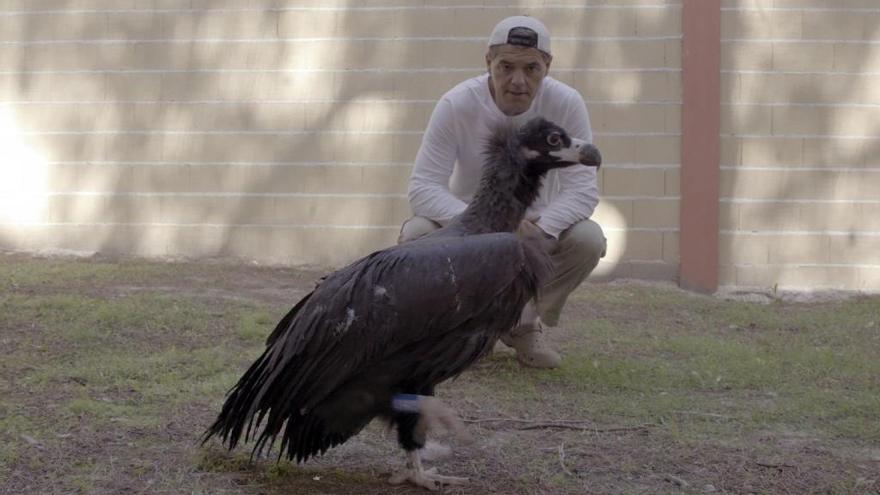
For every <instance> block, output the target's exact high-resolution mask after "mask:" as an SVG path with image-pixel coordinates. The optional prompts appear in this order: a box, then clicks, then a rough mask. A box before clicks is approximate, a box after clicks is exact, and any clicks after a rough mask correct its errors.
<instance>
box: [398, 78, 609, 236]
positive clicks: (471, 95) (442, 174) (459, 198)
mask: <svg viewBox="0 0 880 495" xmlns="http://www.w3.org/2000/svg"><path fill="white" fill-rule="evenodd" d="M536 115H540V116H542V117H544V118H546V119H547V120H550V121H551V122H554V123H556V124H558V125H559V126H561V127H562V128H563V129H565V130H566V132H568V134H569V135H570V136H572V137H576V138H579V139H584V140H586V141H588V142H592V140H593V133H592V131H591V130H590V117H589V114H588V113H587V107H586V105H585V104H584V100H583V98H582V97H581V95H580V93H578V92H577V91H576V90H575V89H573V88H571V87H570V86H568V85H566V84H564V83H561V82H559V81H557V80H555V79H553V78H551V77H549V76H547V77H545V78H544V80H543V81H542V82H541V85H540V87H539V88H538V92H537V94H536V95H535V98H534V100H532V105H531V107H530V108H529V109H528V110H527V111H526V112H524V113H522V114H520V115H516V116H513V117H509V116H507V115H505V114H504V113H502V112H501V110H499V109H498V106H497V105H496V104H495V101H494V100H493V99H492V94H491V93H490V92H489V75H488V74H483V75H481V76H477V77H474V78H471V79H468V80H466V81H463V82H461V83H459V84H458V85H456V86H455V87H454V88H452V89H451V90H449V91H448V92H447V93H446V94H445V95H443V97H442V98H441V99H440V101H439V102H438V103H437V106H436V107H435V108H434V113H433V114H432V115H431V120H430V122H429V123H428V127H427V129H425V134H424V136H423V138H422V145H421V147H420V148H419V151H418V154H417V155H416V162H415V166H414V167H413V171H412V175H411V177H410V181H409V191H408V194H409V203H410V206H411V208H412V210H413V214H414V215H418V216H423V217H427V218H430V219H432V220H434V221H436V222H438V223H440V224H441V225H445V224H446V223H447V222H449V220H450V219H452V217H454V216H456V215H458V214H459V213H461V212H462V211H464V209H465V207H466V206H467V203H468V202H470V200H471V199H472V198H473V195H474V193H475V192H476V190H477V186H478V185H479V182H480V176H481V175H482V168H483V163H484V160H485V159H484V157H483V150H484V149H485V143H486V139H487V137H488V136H489V135H490V133H491V130H492V129H494V128H496V126H497V125H499V124H502V123H513V124H516V125H519V124H522V123H525V122H526V121H527V120H529V119H530V118H532V117H534V116H536ZM598 202H599V188H598V185H597V181H596V169H595V168H593V167H580V166H574V167H567V168H563V169H556V170H551V171H550V173H548V174H547V177H545V179H544V185H543V187H542V189H541V191H540V194H539V196H538V199H537V200H536V201H535V204H534V205H533V206H532V208H531V209H530V210H529V215H530V216H535V215H540V219H539V220H538V222H537V225H538V227H540V228H541V230H543V231H544V232H546V233H548V234H550V235H552V236H554V237H559V234H560V233H561V232H562V231H564V230H565V229H567V228H568V227H570V226H571V225H573V224H574V223H576V222H578V221H580V220H584V219H586V218H589V217H590V216H591V215H592V214H593V210H594V209H595V208H596V204H597V203H598Z"/></svg>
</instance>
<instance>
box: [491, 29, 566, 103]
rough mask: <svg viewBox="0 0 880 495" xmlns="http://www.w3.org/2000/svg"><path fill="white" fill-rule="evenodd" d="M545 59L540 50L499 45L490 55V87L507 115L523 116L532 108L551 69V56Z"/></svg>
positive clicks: (496, 101) (493, 95)
mask: <svg viewBox="0 0 880 495" xmlns="http://www.w3.org/2000/svg"><path fill="white" fill-rule="evenodd" d="M493 55H494V56H493ZM545 57H547V56H546V55H544V54H543V53H542V52H541V51H539V50H538V49H536V48H529V47H522V46H514V45H499V46H497V47H493V48H492V49H491V50H489V53H487V54H486V66H487V67H488V69H489V76H490V77H489V88H490V89H491V90H492V97H493V98H494V99H495V104H496V105H498V108H499V109H500V110H501V111H502V112H503V113H504V114H505V115H519V114H521V113H523V112H525V111H526V110H528V109H529V106H531V104H532V100H533V99H534V98H535V93H537V92H538V88H539V87H540V86H541V81H542V80H543V79H544V77H545V76H546V75H547V69H549V68H550V60H549V57H547V58H545Z"/></svg>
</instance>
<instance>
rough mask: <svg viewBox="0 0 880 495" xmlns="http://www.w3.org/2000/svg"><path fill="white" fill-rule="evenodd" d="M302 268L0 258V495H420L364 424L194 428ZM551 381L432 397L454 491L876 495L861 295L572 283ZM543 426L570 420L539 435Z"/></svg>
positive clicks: (514, 371)
mask: <svg viewBox="0 0 880 495" xmlns="http://www.w3.org/2000/svg"><path fill="white" fill-rule="evenodd" d="M319 276H320V274H319V273H318V272H315V271H308V270H305V271H297V270H291V269H272V268H265V267H249V266H245V265H233V264H228V263H188V264H187V263H151V262H146V261H138V260H129V261H126V260H90V261H87V260H64V259H38V258H30V257H24V256H18V255H5V256H2V257H0V347H2V348H3V350H4V355H3V359H2V360H0V487H2V488H0V493H123V492H135V493H212V494H213V493H228V494H243V493H305V494H317V493H343V494H361V493H367V494H369V493H373V494H387V493H392V494H399V493H420V490H417V489H412V488H409V487H390V486H388V485H387V482H386V479H387V473H388V472H389V471H390V470H391V469H393V468H396V467H397V466H399V465H400V464H401V462H402V455H401V453H400V452H399V451H398V449H397V448H396V446H395V442H394V439H393V437H390V436H389V435H388V433H387V431H386V429H385V427H384V426H382V425H378V424H375V425H371V426H370V427H369V428H367V429H366V430H365V431H364V432H363V433H362V434H361V435H359V436H358V437H357V438H355V439H353V440H351V441H350V442H348V443H347V444H346V445H344V446H342V447H340V448H337V449H334V450H333V451H331V452H330V453H328V454H327V455H326V456H325V457H323V458H320V459H317V460H315V461H314V462H310V463H308V464H305V465H296V464H291V463H288V462H286V461H282V462H280V463H275V462H273V461H274V460H273V459H257V460H256V462H253V463H251V462H249V454H250V451H249V450H248V449H247V448H243V449H239V450H238V451H236V452H233V453H229V452H226V451H224V450H222V449H220V448H219V446H218V445H217V444H215V443H213V442H212V443H209V444H208V445H207V446H205V447H200V446H199V436H200V435H201V433H202V431H204V428H205V427H206V426H207V425H208V424H209V423H210V422H211V421H212V420H213V418H214V415H215V414H216V412H217V411H218V410H219V406H220V404H221V403H222V400H223V395H224V393H225V391H226V390H228V388H229V387H230V386H231V385H232V384H233V383H234V382H235V380H237V379H238V377H239V376H240V373H241V372H242V371H243V370H244V369H245V368H246V366H247V365H248V364H249V363H250V362H251V360H252V359H254V358H255V357H256V356H257V355H258V354H259V353H260V352H261V350H262V346H263V341H264V339H265V337H266V335H267V334H268V333H269V332H270V331H271V329H272V327H273V326H274V324H275V322H276V321H277V320H278V319H279V318H280V317H281V316H282V315H283V314H284V312H285V311H287V309H289V307H290V306H291V305H292V304H293V303H294V302H295V301H296V300H297V299H298V298H299V297H301V296H302V295H303V294H304V293H305V291H307V290H308V289H310V288H311V286H312V284H313V282H314V280H316V279H317V278H319ZM548 338H549V339H550V340H551V343H552V345H554V346H555V347H557V348H559V349H561V350H562V351H563V353H564V355H565V361H564V366H563V367H562V368H560V369H558V370H550V371H534V370H524V369H522V368H520V367H519V366H518V365H517V364H516V362H515V360H514V359H513V358H512V353H511V351H510V350H508V349H504V348H502V347H501V346H499V349H498V350H497V351H496V352H495V353H494V354H493V355H492V356H490V357H489V358H488V359H486V360H484V361H483V362H481V363H480V364H479V365H477V366H476V367H475V368H474V369H473V370H470V371H468V372H467V373H465V374H464V375H462V376H461V377H460V378H459V379H457V380H455V381H453V382H451V383H449V384H446V385H444V386H442V387H441V388H440V394H441V395H442V397H443V398H444V400H446V401H448V402H449V403H451V404H452V405H453V406H454V407H456V408H457V409H458V410H459V411H460V412H461V414H462V415H463V416H464V417H465V418H467V420H468V421H469V422H470V426H469V429H470V430H471V432H472V433H473V434H474V437H475V442H473V443H472V444H470V445H463V446H457V448H456V452H455V454H454V456H453V457H452V458H450V459H446V460H443V461H438V462H436V463H432V464H436V465H438V466H439V468H440V469H441V471H443V472H448V473H449V474H453V475H463V476H469V477H471V478H472V483H471V485H470V486H468V487H465V488H462V489H460V490H459V489H455V490H450V491H452V492H454V493H455V492H460V493H480V494H482V493H497V494H514V493H542V494H543V493H546V494H575V493H614V494H617V493H619V494H629V493H712V492H714V493H829V494H871V493H880V421H878V420H877V418H878V417H880V359H878V358H877V356H880V299H878V298H876V297H875V298H869V297H857V298H852V299H848V300H843V301H820V302H815V303H810V304H806V303H797V304H796V303H787V302H782V301H777V302H774V303H771V304H755V303H746V302H736V301H725V300H721V299H718V298H711V297H703V296H695V295H691V294H688V293H685V292H682V291H680V290H678V289H675V288H673V287H670V286H657V285H653V286H649V285H645V284H635V283H629V284H623V283H621V284H604V285H587V286H585V287H584V288H582V289H581V290H579V291H578V292H577V293H576V294H574V296H573V297H572V300H571V302H570V304H569V307H568V308H567V310H566V319H565V321H564V322H563V326H562V327H561V328H559V329H552V330H549V331H548ZM560 420H568V421H574V420H577V421H578V422H569V423H559V422H558V421H560Z"/></svg>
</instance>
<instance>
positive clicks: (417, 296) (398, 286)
mask: <svg viewBox="0 0 880 495" xmlns="http://www.w3.org/2000/svg"><path fill="white" fill-rule="evenodd" d="M600 162H601V157H600V155H599V152H598V150H597V149H596V148H595V147H594V146H593V145H591V144H588V143H586V142H584V141H580V140H576V139H572V138H570V137H569V136H568V135H567V134H566V132H565V131H564V130H563V129H562V128H560V127H558V126H556V125H555V124H553V123H551V122H549V121H547V120H544V119H543V118H540V117H536V118H534V119H532V120H530V121H528V122H527V123H526V124H524V125H523V126H522V127H520V128H515V127H503V128H500V129H497V130H496V131H495V132H494V133H493V135H492V136H491V137H490V138H489V139H488V141H487V146H486V162H485V165H484V171H483V177H482V180H481V182H480V186H479V188H478V191H477V193H476V194H475V196H474V198H473V200H472V201H471V203H470V204H469V205H468V207H467V209H466V210H465V211H464V212H463V213H462V214H461V215H459V216H457V217H456V218H455V219H453V220H452V221H451V222H450V223H449V225H447V226H446V227H444V228H442V229H439V230H437V231H435V232H433V233H432V234H430V235H428V236H425V237H423V238H421V239H417V240H415V241H411V242H408V243H405V244H402V245H398V246H393V247H390V248H388V249H384V250H381V251H377V252H374V253H372V254H370V255H368V256H366V257H364V258H362V259H360V260H358V261H356V262H354V263H352V264H350V265H348V266H346V267H345V268H342V269H340V270H338V271H336V272H333V273H331V274H330V275H328V276H327V277H325V278H324V279H323V280H322V281H321V282H320V284H319V285H318V286H317V287H316V288H315V289H314V290H313V291H312V292H311V293H310V294H308V295H306V296H305V297H304V298H303V299H302V300H300V301H299V302H298V303H297V304H296V306H294V308H293V309H292V310H290V312H289V313H287V315H286V316H284V318H283V319H282V320H281V321H280V322H279V323H278V325H277V326H276V328H275V330H274V331H273V332H272V333H271V334H270V335H269V337H268V339H267V341H266V350H265V351H264V352H263V354H262V355H261V356H260V357H259V358H258V359H257V360H256V362H254V363H253V365H251V367H250V369H248V370H247V371H246V372H245V374H244V375H243V376H242V377H241V379H240V380H239V381H238V383H237V384H236V385H235V386H234V387H233V388H232V389H231V390H230V392H229V394H228V396H227V398H226V402H225V403H224V405H223V408H222V410H221V412H220V414H219V416H218V418H217V419H216V421H215V422H214V423H213V424H212V425H211V426H210V427H209V428H208V430H207V431H206V432H205V436H204V441H207V440H208V439H209V438H210V437H212V436H214V435H219V436H220V437H221V438H222V440H223V441H224V443H226V444H227V445H228V447H229V448H230V449H233V448H235V446H236V444H237V443H238V442H239V440H240V439H242V435H243V436H244V441H249V440H256V444H255V446H254V449H253V453H254V454H256V453H259V452H261V451H262V450H263V449H264V448H266V447H268V448H269V449H271V448H272V445H273V444H274V443H275V441H276V439H277V438H278V437H279V436H280V440H281V443H280V452H279V458H280V457H281V455H283V454H286V455H287V457H288V458H289V459H295V460H296V461H297V462H301V461H305V460H307V459H308V458H309V457H310V456H314V455H317V454H323V453H324V452H325V451H326V450H327V449H328V448H330V447H333V446H336V445H339V444H341V443H343V442H345V441H346V440H347V439H349V438H350V437H352V436H353V435H355V434H357V433H358V432H359V431H360V430H361V429H362V428H364V427H365V426H366V425H367V424H368V423H369V422H370V421H371V420H372V419H374V418H376V417H381V418H384V419H386V420H388V421H389V422H390V424H392V425H395V426H396V427H397V433H398V441H399V443H400V445H401V447H403V449H405V450H406V452H407V464H406V469H404V470H403V471H402V473H400V474H399V475H394V476H392V482H398V483H399V482H403V481H410V482H412V483H414V484H417V485H420V486H423V487H425V488H428V489H432V490H433V489H437V488H439V487H440V486H441V485H442V484H447V483H455V482H462V481H466V480H465V479H464V478H453V477H448V476H441V475H439V474H436V472H434V471H433V470H423V469H422V466H421V460H420V457H419V453H418V451H419V449H421V448H422V447H424V444H425V441H426V430H427V429H429V428H431V427H433V426H436V425H437V424H438V423H439V424H441V425H445V426H447V427H450V426H455V425H456V424H458V425H460V423H457V421H458V420H457V416H455V413H454V412H453V411H452V410H451V409H450V408H449V407H448V406H445V405H444V404H443V403H442V402H440V401H439V400H438V399H436V398H434V397H433V395H434V387H435V386H436V385H437V384H439V383H441V382H443V381H444V380H447V379H449V378H452V377H454V376H456V375H458V374H460V373H461V372H462V371H464V370H465V369H467V368H468V367H469V366H470V365H472V364H473V363H474V362H475V361H477V360H478V359H479V358H480V357H482V356H484V355H486V354H487V353H488V352H489V351H490V350H491V349H492V347H493V346H494V344H495V342H496V340H497V339H498V338H499V337H500V335H501V334H502V333H503V332H504V331H507V330H509V329H510V328H512V327H513V326H514V325H515V324H516V322H517V320H518V318H519V315H520V312H521V311H522V309H523V307H524V306H525V304H526V303H527V302H528V300H529V299H531V298H532V297H534V295H535V293H536V291H537V289H538V287H539V286H540V284H541V283H542V282H543V281H544V280H546V278H547V277H548V276H549V275H550V273H551V272H552V266H551V264H550V259H549V255H548V254H547V252H546V249H545V248H546V246H545V245H544V244H543V237H542V236H541V235H539V234H537V233H535V232H534V231H533V232H532V233H531V235H517V234H516V233H515V232H516V231H517V228H518V226H519V225H520V223H521V222H522V220H523V218H524V215H525V212H526V209H527V208H528V207H529V205H530V204H531V203H532V202H533V201H534V199H535V198H536V196H537V194H538V190H539V188H540V185H541V180H542V178H543V176H544V175H545V174H546V173H547V172H548V171H549V170H550V169H553V168H560V167H567V166H571V165H575V164H577V163H581V164H584V165H588V166H594V167H598V166H599V164H600ZM261 427H262V429H261Z"/></svg>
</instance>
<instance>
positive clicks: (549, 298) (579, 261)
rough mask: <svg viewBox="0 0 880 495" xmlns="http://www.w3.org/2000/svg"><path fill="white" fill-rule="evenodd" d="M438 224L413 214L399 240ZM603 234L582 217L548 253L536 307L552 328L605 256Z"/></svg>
mask: <svg viewBox="0 0 880 495" xmlns="http://www.w3.org/2000/svg"><path fill="white" fill-rule="evenodd" d="M439 228H440V225H439V224H437V222H434V221H433V220H430V219H427V218H425V217H419V216H415V217H412V218H410V219H409V220H407V221H406V222H404V223H403V226H402V227H401V228H400V236H399V237H398V238H397V242H398V243H404V242H407V241H412V240H414V239H418V238H419V237H422V236H423V235H426V234H428V233H430V232H433V231H434V230H437V229H439ZM605 246H606V241H605V234H604V233H603V232H602V227H599V224H597V223H596V222H594V221H592V220H589V219H587V220H582V221H580V222H578V223H576V224H574V225H572V226H571V227H569V228H568V229H566V230H564V231H563V232H562V234H560V236H559V240H557V241H556V245H555V246H554V247H553V250H552V251H551V252H550V256H551V258H552V259H553V268H554V274H553V279H552V280H550V282H548V283H547V284H546V285H544V287H542V288H541V290H540V291H539V292H538V297H537V309H538V314H539V315H540V316H541V321H542V322H543V323H544V324H546V325H549V326H551V327H554V326H556V324H557V323H559V315H560V314H561V313H562V307H563V306H565V301H566V299H568V295H569V294H571V293H572V291H574V290H575V289H576V288H577V286H578V285H580V284H581V282H583V281H584V279H586V278H587V276H588V275H589V274H590V273H591V272H592V271H593V269H594V268H596V265H597V264H599V258H602V257H603V256H605Z"/></svg>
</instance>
